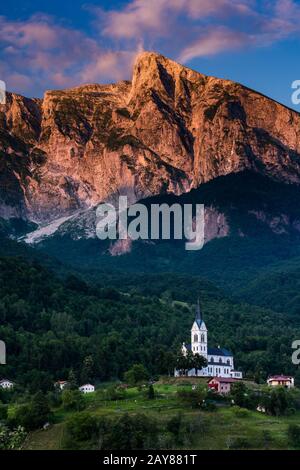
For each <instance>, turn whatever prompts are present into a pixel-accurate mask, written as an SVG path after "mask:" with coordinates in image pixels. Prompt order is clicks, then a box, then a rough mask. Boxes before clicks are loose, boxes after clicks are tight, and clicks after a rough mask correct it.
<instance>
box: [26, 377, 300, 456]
mask: <svg viewBox="0 0 300 470" xmlns="http://www.w3.org/2000/svg"><path fill="white" fill-rule="evenodd" d="M196 381H197V383H198V384H199V379H196ZM200 381H201V379H200ZM193 382H194V381H193V380H190V379H188V380H182V379H177V380H176V379H171V380H165V381H164V380H160V381H159V382H157V383H156V384H155V385H154V389H155V393H156V398H155V399H154V400H149V399H148V398H147V396H146V394H145V390H143V389H137V388H130V389H127V390H126V398H124V399H122V400H116V401H109V400H105V399H103V391H104V390H105V387H106V386H108V385H109V384H104V385H102V386H101V387H100V388H99V389H98V390H97V391H96V392H95V393H94V394H90V395H87V396H85V397H84V399H85V401H86V409H85V411H88V412H89V413H91V414H92V415H94V416H97V417H101V416H120V415H122V414H124V413H129V414H131V415H134V414H137V413H143V414H146V415H149V416H152V417H155V418H156V420H157V421H159V422H160V423H163V422H164V421H167V420H168V419H170V417H172V416H175V415H177V414H178V413H182V415H183V416H184V418H185V419H186V420H194V421H195V420H197V421H199V422H201V432H199V433H197V434H196V435H195V439H194V442H193V446H192V447H190V448H191V449H195V450H196V449H199V450H200V449H203V450H204V449H207V450H215V449H229V448H232V446H233V447H234V445H233V444H232V443H234V442H235V440H237V439H239V442H242V444H241V446H242V448H251V449H255V448H257V449H289V448H290V449H291V447H290V446H289V445H288V440H287V428H288V425H289V424H291V423H295V424H300V412H296V413H295V414H293V415H291V416H284V417H273V416H268V415H265V414H263V413H259V412H254V411H248V410H244V411H243V412H242V413H237V412H236V410H235V409H234V408H232V407H230V406H228V404H227V405H226V404H222V403H220V404H219V406H217V409H216V410H214V411H201V410H197V409H192V408H191V407H190V406H189V405H187V404H186V403H183V402H181V401H180V399H179V398H178V396H177V391H178V390H180V389H191V387H192V385H193ZM72 413H74V412H66V411H64V410H63V409H61V408H58V409H56V410H54V424H52V425H51V426H50V428H49V429H47V430H40V431H35V432H33V433H31V434H30V435H29V436H28V437H27V439H26V442H25V443H24V446H23V448H24V449H30V450H42V449H49V450H53V449H61V448H62V438H63V433H64V423H65V421H66V420H67V419H68V418H69V417H71V416H72ZM183 448H185V449H186V446H184V447H183ZM178 449H180V447H178Z"/></svg>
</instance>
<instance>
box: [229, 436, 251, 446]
mask: <svg viewBox="0 0 300 470" xmlns="http://www.w3.org/2000/svg"><path fill="white" fill-rule="evenodd" d="M227 447H228V449H251V447H252V443H251V442H250V441H249V440H248V439H247V438H246V437H229V438H228V440H227Z"/></svg>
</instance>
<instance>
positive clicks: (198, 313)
mask: <svg viewBox="0 0 300 470" xmlns="http://www.w3.org/2000/svg"><path fill="white" fill-rule="evenodd" d="M195 320H196V321H197V320H198V321H200V323H201V322H202V313H201V309H200V301H199V298H198V301H197V306H196V318H195Z"/></svg>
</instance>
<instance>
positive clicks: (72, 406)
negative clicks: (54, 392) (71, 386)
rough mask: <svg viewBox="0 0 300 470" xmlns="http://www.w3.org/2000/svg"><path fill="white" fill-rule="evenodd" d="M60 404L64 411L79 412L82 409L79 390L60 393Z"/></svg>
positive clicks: (82, 402) (82, 403)
mask: <svg viewBox="0 0 300 470" xmlns="http://www.w3.org/2000/svg"><path fill="white" fill-rule="evenodd" d="M62 404H63V408H64V409H65V410H77V411H80V410H82V409H83V408H84V398H83V395H82V393H81V392H80V391H79V390H68V389H66V390H64V391H63V392H62Z"/></svg>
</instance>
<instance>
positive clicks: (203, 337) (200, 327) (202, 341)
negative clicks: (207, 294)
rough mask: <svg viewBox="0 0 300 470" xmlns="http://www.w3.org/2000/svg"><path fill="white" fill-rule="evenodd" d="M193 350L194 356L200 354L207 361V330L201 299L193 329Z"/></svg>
mask: <svg viewBox="0 0 300 470" xmlns="http://www.w3.org/2000/svg"><path fill="white" fill-rule="evenodd" d="M191 350H192V353H193V354H200V355H201V356H204V357H205V358H206V359H207V328H206V325H205V323H204V321H203V318H202V313H201V308H200V302H199V299H198V302H197V306H196V315H195V320H194V323H193V326H192V329H191Z"/></svg>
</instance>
